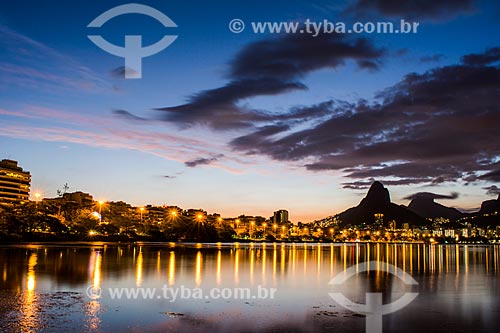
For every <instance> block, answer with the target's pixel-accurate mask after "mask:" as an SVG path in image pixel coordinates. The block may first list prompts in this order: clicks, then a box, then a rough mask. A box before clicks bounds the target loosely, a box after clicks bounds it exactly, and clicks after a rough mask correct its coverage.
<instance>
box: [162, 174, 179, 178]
mask: <svg viewBox="0 0 500 333" xmlns="http://www.w3.org/2000/svg"><path fill="white" fill-rule="evenodd" d="M161 177H162V178H165V179H175V178H177V176H171V175H163V176H161Z"/></svg>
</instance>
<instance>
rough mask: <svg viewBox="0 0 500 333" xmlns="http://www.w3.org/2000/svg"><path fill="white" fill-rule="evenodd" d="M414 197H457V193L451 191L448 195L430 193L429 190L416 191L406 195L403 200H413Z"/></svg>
mask: <svg viewBox="0 0 500 333" xmlns="http://www.w3.org/2000/svg"><path fill="white" fill-rule="evenodd" d="M416 198H426V199H433V200H434V199H450V200H453V199H457V198H458V193H457V192H452V193H450V194H449V195H446V194H436V193H430V192H418V193H414V194H411V195H409V196H407V197H405V198H404V200H413V199H416Z"/></svg>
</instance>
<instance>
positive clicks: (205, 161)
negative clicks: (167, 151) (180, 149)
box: [184, 154, 224, 168]
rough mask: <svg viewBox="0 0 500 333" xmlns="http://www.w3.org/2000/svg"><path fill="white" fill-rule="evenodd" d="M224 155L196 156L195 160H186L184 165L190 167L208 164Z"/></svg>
mask: <svg viewBox="0 0 500 333" xmlns="http://www.w3.org/2000/svg"><path fill="white" fill-rule="evenodd" d="M223 156H224V155H222V154H219V155H217V156H212V157H201V158H196V159H194V160H190V161H186V162H184V165H185V166H187V167H190V168H194V167H197V166H199V165H207V164H211V163H213V162H216V161H218V160H219V159H220V158H221V157H223Z"/></svg>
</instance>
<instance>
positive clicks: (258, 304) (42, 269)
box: [0, 243, 500, 332]
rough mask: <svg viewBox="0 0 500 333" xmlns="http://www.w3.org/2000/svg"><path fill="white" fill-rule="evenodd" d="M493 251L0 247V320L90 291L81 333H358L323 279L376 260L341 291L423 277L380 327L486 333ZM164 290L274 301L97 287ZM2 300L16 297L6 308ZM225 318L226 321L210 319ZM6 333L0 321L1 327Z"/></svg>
mask: <svg viewBox="0 0 500 333" xmlns="http://www.w3.org/2000/svg"><path fill="white" fill-rule="evenodd" d="M499 254H500V251H499V247H498V246H475V245H464V246H462V245H424V244H383V243H375V244H373V243H372V244H362V243H354V244H351V243H350V244H295V243H293V244H284V243H283V244H282V243H267V244H265V243H255V244H220V243H218V244H173V243H170V244H166V245H158V244H142V245H106V244H95V245H74V246H68V245H66V246H65V245H51V246H43V245H40V246H12V247H2V248H0V258H1V259H0V263H1V265H2V267H3V274H2V280H1V283H0V289H1V290H4V291H9V292H11V293H10V294H1V295H0V301H4V300H5V301H6V302H5V304H7V305H5V306H3V308H2V309H1V311H0V322H3V323H9V325H10V326H9V327H14V328H21V329H19V330H25V329H22V328H33V330H35V331H36V330H40V329H43V328H44V327H47V326H46V325H48V324H47V323H46V320H48V319H47V318H51V317H50V315H51V311H64V308H61V307H60V306H58V303H57V300H58V298H55V301H54V299H52V300H51V301H47V300H46V298H47V297H48V298H49V299H50V297H52V296H51V295H52V294H53V293H55V292H61V291H63V292H66V291H67V292H69V291H76V292H79V293H80V294H81V295H85V294H84V293H85V290H86V288H87V287H88V286H93V287H94V288H102V289H103V295H102V297H101V298H97V299H92V300H91V299H89V298H87V297H86V296H84V297H82V298H81V304H80V305H78V304H77V305H78V306H80V307H81V311H75V312H76V314H70V317H71V318H72V319H71V320H72V321H71V322H72V324H71V325H73V327H74V328H76V329H77V330H82V329H83V330H86V331H94V332H100V331H109V330H115V329H117V330H123V329H127V328H129V327H135V328H137V329H138V330H141V329H142V328H144V329H149V330H153V331H155V330H158V331H161V330H164V329H167V328H176V327H177V328H179V327H180V328H181V329H182V328H185V329H186V328H188V329H189V330H192V329H194V330H196V327H198V326H199V328H200V330H201V331H203V330H202V328H206V327H205V326H204V325H206V324H204V322H203V320H208V321H209V322H210V323H211V324H210V325H212V326H210V327H212V329H213V328H214V327H213V325H215V327H216V330H220V331H224V328H225V327H231V329H233V331H238V330H245V331H262V330H264V331H265V330H267V329H270V328H273V327H274V328H276V327H278V328H281V329H284V328H283V327H288V326H287V325H292V324H293V325H294V327H295V328H296V330H297V331H306V332H308V331H324V330H327V329H326V328H327V327H336V328H339V327H340V328H342V331H349V332H351V331H352V332H356V331H360V330H361V331H363V327H364V326H363V325H364V321H363V318H359V317H356V316H353V314H352V313H350V312H349V311H347V310H344V309H342V308H340V307H339V306H337V305H336V304H335V303H334V302H333V300H331V299H330V298H329V297H328V292H331V291H332V287H331V286H329V285H328V282H329V281H330V279H331V278H332V277H334V276H335V275H337V274H339V273H341V272H342V271H344V270H345V269H347V268H349V267H351V266H353V265H356V264H359V263H362V262H367V261H377V262H378V264H377V265H378V266H377V269H378V270H379V271H375V272H367V273H363V274H360V275H359V276H357V277H355V278H352V279H351V281H349V283H347V284H346V286H345V288H344V289H342V290H341V291H342V292H343V293H345V295H346V296H349V297H350V298H351V299H352V300H353V301H357V302H361V303H363V302H364V295H365V293H366V292H372V291H374V290H376V291H378V292H383V293H384V300H385V303H387V302H391V300H394V299H397V298H398V297H399V296H401V294H402V293H403V292H404V291H405V290H406V289H405V287H404V286H401V285H400V284H398V282H397V281H394V279H392V278H391V277H390V276H388V275H387V274H386V273H385V272H382V270H383V269H388V267H389V265H394V266H397V267H399V268H401V269H403V270H404V271H406V272H408V273H409V274H411V275H412V276H413V277H414V278H415V279H416V280H417V281H418V282H419V286H418V292H419V293H420V296H419V297H418V298H417V299H416V300H415V301H414V302H413V303H412V304H411V305H409V306H408V307H407V308H405V309H403V310H402V311H400V312H399V313H395V314H393V315H390V316H387V318H385V317H384V325H385V326H384V328H385V329H386V330H387V331H391V330H393V331H397V329H396V328H397V327H400V325H401V324H402V323H405V327H406V330H407V331H421V330H424V329H426V330H427V329H431V328H432V327H433V325H438V324H440V323H446V325H447V327H448V328H453V329H455V330H456V329H458V331H460V330H465V331H477V332H480V331H489V330H491V329H496V328H497V326H500V316H499V314H500V297H499V296H500V272H499ZM163 285H168V286H173V287H179V286H181V285H184V286H186V287H190V288H195V287H199V288H202V289H204V290H207V291H208V290H209V289H210V288H213V287H220V288H233V287H251V288H257V287H258V286H259V285H261V286H265V287H269V288H271V287H272V288H277V294H276V299H274V300H229V301H228V300H222V299H219V300H214V299H210V300H209V301H203V300H201V301H200V300H177V301H176V302H173V303H172V302H169V300H165V299H147V300H144V299H136V300H125V299H121V300H116V299H111V298H110V297H109V295H107V294H106V293H105V292H104V291H105V290H106V288H109V287H129V288H131V287H144V288H157V289H158V290H160V289H161V287H162V286H163ZM13 295H14V296H13ZM58 295H59V296H58V297H63V296H64V294H63V296H61V295H60V294H58ZM39 296H40V297H39ZM42 296H43V297H42ZM8 297H14V301H12V302H10V303H12V306H11V307H9V306H10V305H9V304H10V303H9V302H7V298H8ZM47 302H48V303H47ZM18 304H19V305H20V306H19V307H17V305H18ZM48 305H50V306H48ZM16 307H17V308H16ZM40 309H43V311H41V310H40ZM68 313H69V312H68ZM164 313H182V314H185V316H186V317H187V316H193V317H194V316H196V318H199V319H200V320H201V321H198V322H197V324H196V325H197V326H196V325H195V327H192V326H189V325H193V324H192V322H187V323H186V319H182V317H175V316H166V315H165V314H164ZM220 314H224V316H222V317H217V316H218V315H220ZM214 318H216V319H214ZM202 319H203V320H202ZM257 319H258V323H257V324H256V320H257ZM51 320H52V319H51ZM183 320H184V321H183ZM214 321H215V322H216V324H213V322H214ZM408 323H410V324H411V325H409V324H408ZM0 325H4V324H0ZM43 325H45V326H43ZM175 325H180V326H175ZM186 325H187V326H186ZM238 325H240V326H238ZM245 325H247V326H245ZM4 330H6V329H5V327H2V326H0V331H4ZM13 331H16V330H15V329H14V330H13ZM431 331H432V329H431Z"/></svg>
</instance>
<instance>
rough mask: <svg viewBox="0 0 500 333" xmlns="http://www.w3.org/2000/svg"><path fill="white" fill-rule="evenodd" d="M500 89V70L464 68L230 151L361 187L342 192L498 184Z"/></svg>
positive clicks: (327, 109)
mask: <svg viewBox="0 0 500 333" xmlns="http://www.w3.org/2000/svg"><path fill="white" fill-rule="evenodd" d="M489 54H491V51H490V50H487V51H485V53H484V55H489ZM478 56H480V55H478ZM464 59H468V58H466V57H464ZM483 63H484V64H485V63H486V62H483ZM488 63H489V62H488ZM499 89H500V68H498V67H495V66H471V65H470V61H467V60H465V61H464V63H461V64H457V65H450V66H444V67H438V68H434V69H432V70H429V71H427V72H425V73H423V74H417V73H411V74H408V75H406V76H405V77H404V78H403V80H401V81H400V82H399V83H397V84H395V85H394V86H392V87H389V88H387V89H385V90H383V91H381V92H379V93H378V94H377V95H376V96H375V99H374V100H373V101H372V102H368V101H366V100H358V101H354V102H346V101H339V100H330V101H326V102H323V103H319V104H317V105H316V106H315V108H316V109H321V112H319V114H323V115H328V116H326V117H323V118H321V121H318V122H316V124H315V125H314V126H303V125H302V126H294V124H292V123H291V122H282V123H280V124H273V125H269V126H261V127H259V128H257V129H256V130H255V131H253V132H252V133H249V134H248V133H247V134H245V135H242V136H240V137H238V138H235V139H233V140H232V141H231V143H230V145H231V146H232V147H233V149H235V150H238V151H243V152H246V153H248V154H259V155H266V156H269V157H271V158H273V159H275V160H279V161H288V162H296V163H304V164H303V165H304V166H305V167H306V168H307V169H308V170H311V171H321V170H339V171H342V172H343V173H344V175H345V176H346V177H347V178H350V179H353V181H354V182H346V183H344V184H343V185H344V187H348V188H359V187H360V186H365V183H361V184H360V183H358V182H359V181H366V180H368V179H372V178H380V179H384V182H386V181H387V180H390V181H392V182H394V183H398V184H427V185H436V184H441V183H445V182H456V181H463V182H470V181H474V179H475V178H477V177H478V175H480V174H482V173H484V172H486V174H485V175H484V176H481V177H480V179H488V180H497V179H500V175H499V173H498V172H499V171H498V170H497V169H498V165H499V163H498V159H499V157H500V145H499V144H498V142H500V131H498V126H497V124H499V123H500V95H499V94H498V91H499ZM495 170H497V171H495Z"/></svg>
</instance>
